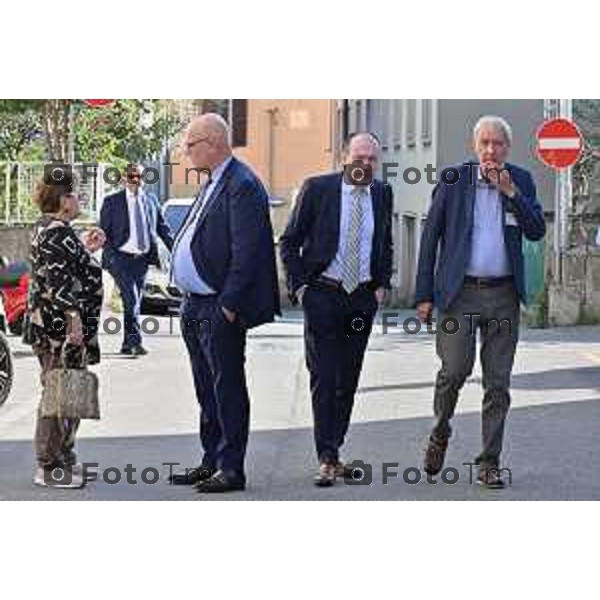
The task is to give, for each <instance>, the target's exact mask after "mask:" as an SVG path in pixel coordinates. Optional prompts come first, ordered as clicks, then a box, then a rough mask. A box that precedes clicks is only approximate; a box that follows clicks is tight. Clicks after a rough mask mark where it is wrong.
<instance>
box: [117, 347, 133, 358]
mask: <svg viewBox="0 0 600 600" xmlns="http://www.w3.org/2000/svg"><path fill="white" fill-rule="evenodd" d="M119 354H122V355H123V356H133V349H132V348H130V347H129V346H123V347H122V348H121V351H120V352H119Z"/></svg>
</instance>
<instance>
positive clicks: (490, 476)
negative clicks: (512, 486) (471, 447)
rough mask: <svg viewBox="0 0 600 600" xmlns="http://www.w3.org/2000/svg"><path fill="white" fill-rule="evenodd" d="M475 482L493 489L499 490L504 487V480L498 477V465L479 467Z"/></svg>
mask: <svg viewBox="0 0 600 600" xmlns="http://www.w3.org/2000/svg"><path fill="white" fill-rule="evenodd" d="M477 483H478V484H479V485H482V486H483V487H486V488H490V489H493V490H501V489H503V488H504V487H506V486H505V483H504V480H503V479H502V477H500V469H499V468H498V467H479V473H478V474H477Z"/></svg>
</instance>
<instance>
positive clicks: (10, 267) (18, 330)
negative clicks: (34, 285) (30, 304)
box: [0, 257, 31, 335]
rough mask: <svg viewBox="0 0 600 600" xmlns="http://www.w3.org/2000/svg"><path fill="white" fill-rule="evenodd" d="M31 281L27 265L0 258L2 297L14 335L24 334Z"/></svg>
mask: <svg viewBox="0 0 600 600" xmlns="http://www.w3.org/2000/svg"><path fill="white" fill-rule="evenodd" d="M30 280H31V276H30V274H29V267H28V266H27V263H25V262H23V261H19V262H14V263H11V262H10V261H9V260H8V259H6V258H4V257H0V296H1V297H2V303H3V305H4V313H5V319H6V325H7V326H8V330H9V331H10V332H11V333H12V334H14V335H22V333H23V320H24V318H25V313H26V311H27V295H28V293H29V282H30Z"/></svg>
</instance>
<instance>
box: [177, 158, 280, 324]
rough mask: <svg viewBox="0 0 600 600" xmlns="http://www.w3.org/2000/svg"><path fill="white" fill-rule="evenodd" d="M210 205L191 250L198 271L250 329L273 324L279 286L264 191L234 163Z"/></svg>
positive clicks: (225, 173)
mask: <svg viewBox="0 0 600 600" xmlns="http://www.w3.org/2000/svg"><path fill="white" fill-rule="evenodd" d="M206 203H207V204H206V206H204V207H203V209H202V212H201V214H200V217H199V218H198V223H197V224H196V230H195V232H194V235H193V237H192V241H191V246H190V247H191V251H192V258H193V260H194V264H195V266H196V270H197V271H198V273H200V275H201V276H202V278H203V279H204V281H206V283H207V284H208V285H209V286H210V287H211V288H213V289H214V290H215V291H216V292H217V293H218V295H219V303H220V304H221V305H222V306H224V307H225V308H228V309H229V310H232V311H234V312H235V313H237V315H238V318H239V319H240V322H241V323H242V325H243V326H245V327H246V328H248V329H250V328H252V327H256V326H258V325H261V324H262V323H267V322H270V321H273V320H274V318H275V315H276V314H280V307H279V286H278V283H277V267H276V264H275V246H274V240H273V229H272V227H271V217H270V212H269V197H268V195H267V192H266V191H265V188H264V187H263V185H262V183H261V182H260V180H259V179H258V178H257V177H256V175H255V174H254V173H253V172H252V171H251V170H250V169H249V168H248V167H247V166H246V165H245V164H244V163H242V162H240V161H239V160H237V159H236V158H235V157H234V158H232V160H231V162H230V163H229V164H228V165H227V167H226V169H225V171H224V172H223V174H222V175H221V178H220V179H219V181H218V183H217V185H216V187H215V189H214V190H213V192H212V194H211V195H210V197H209V198H208V200H206ZM191 213H192V211H190V215H189V216H188V217H190V216H191ZM184 229H185V226H184V227H182V228H181V230H180V231H181V232H183V231H184Z"/></svg>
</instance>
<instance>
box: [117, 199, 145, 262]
mask: <svg viewBox="0 0 600 600" xmlns="http://www.w3.org/2000/svg"><path fill="white" fill-rule="evenodd" d="M143 196H144V193H143V192H142V191H141V190H140V192H139V194H138V196H137V197H136V196H134V195H133V194H132V193H131V192H130V191H129V190H125V199H126V201H127V212H128V214H129V239H128V240H127V241H126V242H125V243H124V244H123V245H122V246H121V247H120V248H119V250H121V251H122V252H127V253H128V254H146V253H147V252H149V251H150V229H149V227H148V215H147V214H146V209H145V207H144V199H143ZM136 202H139V205H140V209H141V213H142V221H143V222H144V225H145V227H144V229H145V231H144V232H143V239H144V244H143V246H142V247H140V246H139V244H138V237H137V224H136V220H135V212H134V211H135V203H136Z"/></svg>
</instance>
